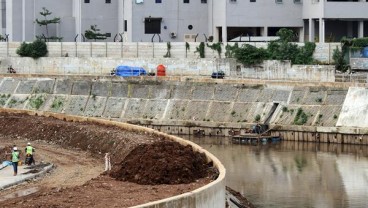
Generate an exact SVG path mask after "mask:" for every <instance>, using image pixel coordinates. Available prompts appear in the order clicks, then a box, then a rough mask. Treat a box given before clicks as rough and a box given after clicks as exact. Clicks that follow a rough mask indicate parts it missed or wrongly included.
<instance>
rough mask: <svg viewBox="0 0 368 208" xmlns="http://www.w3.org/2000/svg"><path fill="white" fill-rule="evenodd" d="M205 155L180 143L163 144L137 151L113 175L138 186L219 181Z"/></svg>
mask: <svg viewBox="0 0 368 208" xmlns="http://www.w3.org/2000/svg"><path fill="white" fill-rule="evenodd" d="M214 170H215V168H213V167H212V163H208V162H207V159H206V156H205V155H204V154H201V153H198V152H194V151H193V149H192V147H190V146H186V147H183V146H182V145H180V144H179V143H177V142H172V141H161V142H156V143H153V144H143V145H140V146H138V147H136V148H135V149H134V150H133V151H132V152H130V154H129V155H128V156H127V157H126V158H125V159H124V161H123V162H122V163H121V164H120V165H118V166H117V168H115V169H114V170H112V172H111V173H110V175H111V176H112V177H114V178H116V179H118V180H122V181H129V182H134V183H138V184H146V185H154V184H182V183H185V184H186V183H191V182H194V181H196V180H197V179H200V178H205V177H211V178H216V177H217V173H216V172H215V171H214Z"/></svg>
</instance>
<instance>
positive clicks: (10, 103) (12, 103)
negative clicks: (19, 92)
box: [8, 98, 17, 108]
mask: <svg viewBox="0 0 368 208" xmlns="http://www.w3.org/2000/svg"><path fill="white" fill-rule="evenodd" d="M16 103H17V100H16V99H14V98H12V99H11V100H10V101H9V103H8V106H9V107H10V108H11V107H13V106H14V105H15V104H16Z"/></svg>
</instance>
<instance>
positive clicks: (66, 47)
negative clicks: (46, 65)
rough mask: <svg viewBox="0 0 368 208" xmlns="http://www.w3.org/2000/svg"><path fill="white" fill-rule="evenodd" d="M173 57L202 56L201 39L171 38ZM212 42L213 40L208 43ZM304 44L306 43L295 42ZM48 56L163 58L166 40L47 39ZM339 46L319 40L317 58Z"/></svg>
mask: <svg viewBox="0 0 368 208" xmlns="http://www.w3.org/2000/svg"><path fill="white" fill-rule="evenodd" d="M170 44H171V50H170V54H171V58H180V59H183V58H189V59H196V58H199V53H198V52H196V51H197V47H198V46H199V44H200V43H199V42H188V44H189V48H187V47H186V42H171V43H170ZM205 44H208V45H211V44H213V43H209V42H207V43H205ZM227 44H228V45H234V44H235V43H234V42H228V43H224V44H222V45H221V46H222V50H221V53H220V54H218V53H217V51H214V50H212V49H211V48H209V47H207V46H206V47H205V57H206V58H225V52H226V45H227ZM244 44H249V45H253V46H255V47H260V48H266V47H267V45H268V43H267V42H247V43H246V42H239V43H238V45H239V47H241V46H242V45H244ZM296 44H297V45H300V46H302V45H304V43H296ZM20 45H21V42H0V57H18V55H17V54H16V50H17V48H19V46H20ZM47 45H48V50H49V54H48V56H49V57H66V56H67V57H79V58H90V57H100V58H102V57H105V58H147V59H150V58H163V57H164V56H165V55H166V54H167V52H168V49H167V43H163V42H159V43H156V42H47ZM336 47H340V43H316V49H315V51H314V55H313V56H314V58H315V59H316V60H318V61H319V62H321V63H324V64H330V63H332V62H333V59H332V55H333V50H334V49H336Z"/></svg>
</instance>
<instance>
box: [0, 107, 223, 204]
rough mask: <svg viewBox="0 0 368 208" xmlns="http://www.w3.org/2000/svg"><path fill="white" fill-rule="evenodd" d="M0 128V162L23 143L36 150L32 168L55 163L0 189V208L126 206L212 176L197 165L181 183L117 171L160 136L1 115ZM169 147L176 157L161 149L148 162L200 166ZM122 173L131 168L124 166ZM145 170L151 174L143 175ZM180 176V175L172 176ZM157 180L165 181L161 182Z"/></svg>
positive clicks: (178, 191) (204, 181) (213, 175)
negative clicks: (107, 159)
mask: <svg viewBox="0 0 368 208" xmlns="http://www.w3.org/2000/svg"><path fill="white" fill-rule="evenodd" d="M0 126H2V128H1V130H0V141H1V143H0V152H1V154H0V157H1V159H2V160H4V159H8V158H6V156H5V152H9V151H11V148H9V147H11V146H13V145H14V144H16V145H17V146H18V148H19V149H21V150H23V151H24V148H25V147H26V144H27V142H31V143H32V145H33V146H34V147H35V148H36V152H35V160H36V164H37V163H40V162H44V163H46V162H47V163H52V164H54V169H52V170H51V171H50V172H48V173H47V174H46V175H44V176H43V177H39V178H35V179H33V180H30V181H27V182H25V183H22V184H19V185H17V186H14V187H11V188H8V189H5V190H2V191H0V207H14V208H15V207H130V206H134V205H139V204H143V203H147V202H151V201H156V200H159V199H164V198H168V197H170V196H175V195H179V194H182V193H185V192H189V191H192V190H195V189H197V188H199V187H201V186H204V185H205V184H208V183H210V182H211V181H213V180H214V179H215V178H216V172H215V171H213V168H212V167H211V166H210V164H202V167H203V168H204V170H208V171H202V173H201V174H205V175H198V174H199V173H197V172H193V171H192V172H190V173H189V174H194V175H192V176H191V177H192V179H193V180H192V181H187V180H185V181H184V182H185V183H184V182H183V181H181V180H179V179H178V177H175V176H173V177H172V178H171V179H165V177H167V175H166V176H163V175H157V172H160V171H161V170H160V169H158V168H157V167H156V168H149V167H144V166H142V165H141V166H142V167H141V168H135V169H137V170H136V171H138V172H136V173H126V172H125V173H124V174H125V178H124V177H122V175H121V174H122V173H121V171H123V170H126V169H124V165H131V164H129V162H127V161H124V159H125V158H130V161H131V160H134V157H132V155H129V154H130V153H131V152H132V150H138V151H136V152H138V153H139V152H145V151H144V150H142V148H144V147H148V148H149V147H150V145H154V144H157V142H166V141H165V140H164V139H163V138H159V137H155V136H152V135H147V134H145V133H134V132H127V131H123V130H121V129H119V128H117V127H109V126H104V125H100V124H87V123H79V122H66V121H62V120H57V119H54V118H44V117H33V116H28V115H23V114H22V115H18V114H5V113H1V114H0ZM106 143H107V144H106ZM104 145H110V146H111V147H106V146H104ZM159 146H160V145H159ZM161 146H164V145H161ZM137 147H140V148H137ZM1 148H2V149H1ZM172 148H174V151H179V152H180V154H181V155H180V154H173V152H168V153H167V154H164V152H165V151H161V152H159V153H160V154H161V155H159V156H157V155H152V156H151V157H152V160H153V158H156V159H155V160H157V157H160V159H159V161H161V162H165V163H168V165H167V166H166V167H165V168H169V169H170V168H172V169H176V171H177V167H176V166H175V165H173V164H183V165H182V166H184V167H186V168H185V171H188V170H187V164H186V163H185V160H183V156H184V158H187V159H188V160H190V161H192V163H193V161H195V162H201V156H200V155H194V156H193V155H189V153H188V152H187V151H184V152H183V150H180V149H175V147H173V146H172ZM106 149H113V150H114V151H112V152H110V153H111V156H112V158H111V160H112V164H113V170H112V171H110V172H104V159H103V157H104V153H105V152H104V150H106ZM86 150H88V151H86ZM158 151H160V150H158ZM156 152H157V151H156ZM151 153H153V151H151ZM187 153H188V154H187ZM193 157H194V158H197V159H193ZM170 161H172V162H173V163H170ZM152 163H153V161H150V162H147V163H146V164H145V165H147V164H151V165H154V164H152ZM134 164H135V165H140V164H137V163H134ZM170 164H171V165H170ZM190 164H191V163H190ZM190 164H189V165H190ZM158 165H161V166H162V164H158ZM192 165H193V164H192ZM194 166H195V167H197V166H196V165H194ZM114 167H115V169H114ZM198 167H199V166H198ZM145 168H146V173H145V175H142V173H141V172H142V169H145ZM127 169H129V170H131V169H132V170H133V169H134V168H133V167H127ZM139 169H140V170H139ZM139 171H141V172H139ZM147 171H148V172H152V174H147ZM211 171H212V172H211ZM129 174H135V175H139V174H141V175H140V176H139V177H135V180H137V179H140V178H142V179H144V180H138V181H135V182H130V181H129V178H131V177H130V176H129ZM185 174H187V173H185ZM185 174H184V173H180V171H179V172H178V174H177V175H179V176H182V175H185ZM170 175H175V174H170ZM112 176H114V177H115V178H114V177H112ZM117 177H118V178H117ZM147 177H148V178H150V177H151V179H152V180H148V182H147ZM160 177H161V178H160ZM133 178H134V177H133ZM153 179H157V180H153ZM160 181H161V182H162V181H165V182H166V184H160V183H159V182H160ZM139 183H143V184H139ZM147 184H151V185H147Z"/></svg>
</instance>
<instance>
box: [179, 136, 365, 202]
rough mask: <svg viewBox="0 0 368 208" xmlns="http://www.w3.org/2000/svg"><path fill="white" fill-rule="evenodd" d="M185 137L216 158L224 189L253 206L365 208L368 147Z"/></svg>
mask: <svg viewBox="0 0 368 208" xmlns="http://www.w3.org/2000/svg"><path fill="white" fill-rule="evenodd" d="M184 138H185V137H184ZM186 138H187V139H189V140H191V141H193V142H195V143H197V144H199V145H201V146H202V147H204V148H206V149H207V150H208V151H210V152H211V153H213V154H214V155H215V156H216V157H218V158H219V159H220V160H221V162H222V163H223V164H224V165H225V167H226V169H227V185H228V186H230V187H232V188H233V189H235V190H237V191H239V192H240V193H242V194H244V195H245V196H246V197H247V198H248V199H249V200H250V201H252V202H253V203H254V204H255V205H256V206H257V207H323V208H325V207H333V208H337V207H352V208H355V207H368V199H367V197H368V147H367V146H358V145H338V144H315V143H296V142H286V141H285V142H279V143H275V144H259V145H250V144H248V145H240V144H232V142H231V140H230V139H225V138H222V137H218V138H216V137H200V138H198V137H189V136H188V137H186Z"/></svg>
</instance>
